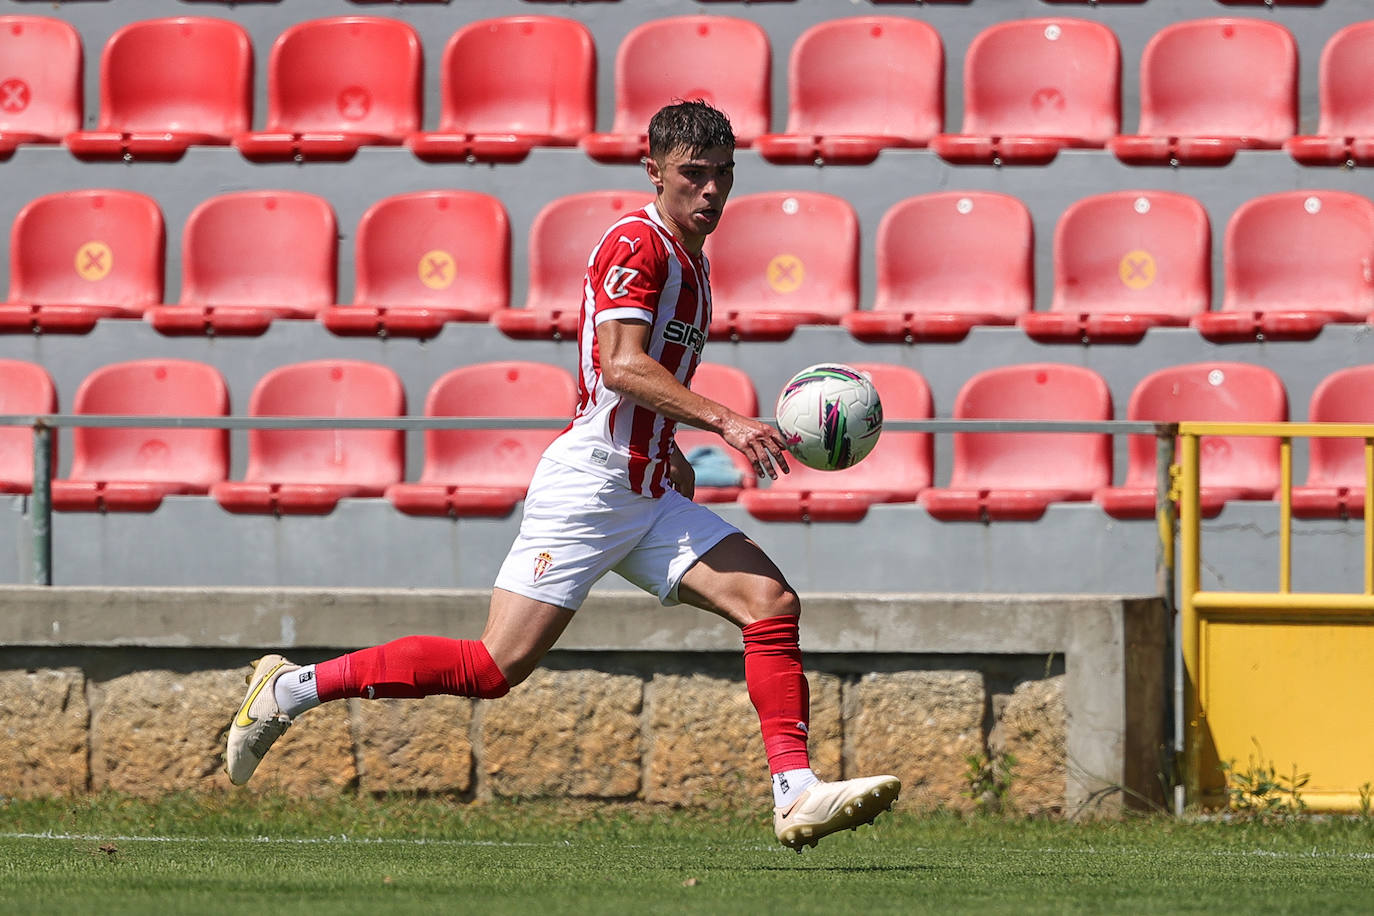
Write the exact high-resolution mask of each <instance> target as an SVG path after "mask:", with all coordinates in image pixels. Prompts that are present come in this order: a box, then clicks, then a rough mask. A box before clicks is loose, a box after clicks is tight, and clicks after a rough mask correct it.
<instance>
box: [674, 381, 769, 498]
mask: <svg viewBox="0 0 1374 916" xmlns="http://www.w3.org/2000/svg"><path fill="white" fill-rule="evenodd" d="M692 390H693V391H694V392H696V393H697V394H699V395H701V396H702V397H705V398H710V399H711V400H713V401H716V402H717V403H720V404H724V405H725V406H726V407H729V408H730V409H731V410H733V411H735V412H736V413H740V414H743V415H744V416H746V417H757V416H758V415H759V398H758V393H757V392H755V390H754V383H753V381H752V380H751V379H750V378H749V374H748V373H747V372H745V371H744V370H743V369H737V368H735V367H734V366H726V365H722V364H721V363H707V362H703V363H698V364H697V368H696V372H695V373H694V374H693V375H692ZM675 438H676V440H677V447H678V448H679V449H681V450H682V454H684V455H686V454H688V453H690V452H691V451H692V449H694V448H699V447H701V446H708V445H714V446H717V447H719V448H720V449H722V450H724V452H725V453H726V454H727V455H729V456H730V462H731V463H732V464H734V465H735V467H737V468H738V469H739V470H740V472H741V473H742V474H743V475H744V476H745V478H749V477H752V476H753V475H754V469H753V468H752V467H751V466H750V464H749V459H747V458H745V457H744V454H743V453H742V452H740V451H739V450H738V449H735V448H731V447H730V446H729V445H726V444H725V440H724V439H722V438H721V437H720V436H718V435H716V434H715V433H712V432H707V431H706V430H704V429H692V428H691V427H688V426H679V427H678V428H677V435H676V436H675Z"/></svg>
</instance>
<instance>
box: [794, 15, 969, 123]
mask: <svg viewBox="0 0 1374 916" xmlns="http://www.w3.org/2000/svg"><path fill="white" fill-rule="evenodd" d="M787 73H788V115H787V133H789V134H817V135H861V136H867V135H872V136H885V137H903V138H922V139H929V138H930V137H933V136H935V135H936V134H938V133H939V132H940V130H941V129H942V128H943V127H944V120H945V94H944V87H945V75H944V74H945V55H944V46H943V45H942V44H941V41H940V35H939V33H938V32H936V31H935V30H934V29H933V28H931V27H930V26H929V25H927V24H925V23H924V22H921V21H919V20H916V19H906V18H901V17H897V16H855V17H852V18H842V19H830V20H827V21H824V22H820V23H817V24H816V25H814V26H812V27H811V28H809V29H807V30H806V31H805V32H803V33H802V35H801V37H800V38H798V39H797V43H796V44H795V45H793V47H792V53H791V56H790V58H789V59H788V67H787Z"/></svg>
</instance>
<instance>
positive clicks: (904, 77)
mask: <svg viewBox="0 0 1374 916" xmlns="http://www.w3.org/2000/svg"><path fill="white" fill-rule="evenodd" d="M771 53H772V52H771V48H770V45H769V39H768V35H767V33H766V32H765V31H764V29H763V28H762V27H761V26H759V25H758V24H756V23H754V22H751V21H749V20H745V19H739V18H733V17H727V16H705V15H701V16H679V17H668V18H663V19H656V20H653V21H650V22H646V23H643V24H641V25H639V26H637V27H635V28H634V29H633V30H631V32H630V33H629V34H628V35H627V36H626V37H625V38H624V40H623V41H622V42H621V44H620V46H619V47H618V48H617V51H616V61H615V91H616V110H615V113H614V119H613V124H612V126H611V130H610V131H609V132H604V133H598V132H596V131H595V126H596V91H595V87H596V47H595V44H594V42H593V38H592V35H591V32H590V31H589V30H588V29H587V28H586V27H585V26H584V25H582V24H581V23H579V22H577V21H575V20H572V19H566V18H561V17H550V16H511V17H503V18H498V19H490V20H483V21H479V22H473V23H470V24H467V25H465V26H463V27H461V28H460V29H458V30H457V31H456V32H455V33H454V34H453V36H452V38H451V39H450V40H449V41H448V42H447V45H446V47H445V48H444V52H443V60H442V63H441V66H440V97H441V99H442V102H441V108H442V110H441V112H440V115H439V123H438V127H437V130H434V131H425V130H422V129H421V125H422V111H421V108H422V103H421V98H422V86H423V79H424V77H423V54H422V48H421V43H420V38H419V35H418V33H417V32H416V31H415V30H414V29H413V28H412V27H411V26H410V25H408V24H407V23H405V22H403V21H401V20H398V19H390V18H383V17H366V16H342V17H334V18H328V19H315V20H308V21H304V22H300V23H297V24H294V25H292V26H290V27H288V28H287V29H286V30H285V31H284V32H282V34H281V35H280V36H279V37H278V39H277V40H276V41H275V42H274V44H273V46H272V51H271V55H270V58H269V61H268V68H267V80H268V93H267V95H268V111H267V116H266V122H265V125H264V127H263V128H262V129H261V130H252V129H250V128H251V122H252V96H253V93H252V80H253V51H252V46H251V42H250V39H249V36H248V34H247V32H246V31H244V29H243V28H242V27H240V26H239V25H237V24H236V23H234V22H231V21H228V20H222V19H212V18H199V17H181V18H174V19H155V20H145V21H138V22H132V23H130V24H129V25H127V26H125V27H124V28H122V29H120V30H119V31H118V32H116V33H115V34H114V35H113V36H112V37H111V38H110V40H109V42H108V43H107V44H106V47H105V49H104V52H103V54H102V57H101V106H100V117H99V123H98V125H97V126H96V127H95V129H93V130H82V129H80V128H81V125H82V107H83V105H82V88H81V66H82V63H81V61H82V58H81V54H82V52H81V42H80V37H79V35H78V34H77V33H76V31H75V30H74V29H73V28H72V27H71V26H70V25H68V24H66V23H64V22H62V21H61V20H58V19H51V18H44V17H33V16H0V154H4V153H5V152H7V151H13V149H14V148H15V147H16V146H17V145H19V144H23V143H65V144H66V145H67V147H68V148H69V149H70V150H71V151H72V152H73V153H74V154H76V155H78V156H81V157H95V158H102V157H103V158H110V157H113V158H118V157H126V158H154V159H159V158H160V159H166V158H176V157H179V156H181V155H182V154H184V153H185V151H186V149H187V148H188V147H189V146H191V145H206V144H208V145H227V144H232V145H233V146H235V147H236V148H237V149H238V150H240V151H241V152H242V153H243V154H244V155H245V156H247V157H249V158H250V159H254V160H274V159H293V158H294V159H298V160H305V159H340V158H347V157H350V156H352V155H353V154H355V153H356V152H357V150H358V149H359V148H360V147H362V146H374V145H400V144H404V145H406V146H407V147H409V148H410V150H412V151H413V152H414V153H415V154H416V155H417V156H419V157H421V158H423V159H426V160H437V161H485V162H511V161H519V160H521V159H523V158H524V157H525V156H526V155H528V153H529V151H530V150H531V149H532V148H533V147H536V146H574V145H576V146H580V147H581V148H582V149H583V150H585V151H586V152H587V154H588V155H590V156H591V157H592V158H594V159H596V160H599V161H604V162H636V161H638V159H639V158H640V157H641V156H642V155H643V154H644V153H645V152H646V151H647V137H646V135H645V133H644V131H645V129H646V125H647V124H648V121H649V118H650V116H651V115H652V114H653V113H654V111H656V110H657V109H658V108H659V107H660V106H661V105H663V104H664V103H666V102H667V101H668V100H670V99H673V98H679V97H681V98H698V97H699V98H705V99H707V100H708V101H711V102H713V103H714V104H716V105H717V106H719V107H721V108H723V109H724V110H725V111H726V112H727V113H728V114H729V115H730V117H731V119H732V121H733V123H734V126H735V130H736V132H737V134H738V136H739V139H740V143H741V145H745V146H750V145H752V146H753V147H754V148H755V149H757V150H758V151H759V153H760V154H761V155H762V156H763V157H764V158H766V159H768V160H770V161H773V162H778V163H813V162H814V163H867V162H872V161H873V160H874V158H875V157H876V156H877V155H878V153H879V151H881V150H882V149H886V148H893V147H929V148H930V149H932V150H933V151H934V152H935V153H937V154H938V155H940V156H941V157H942V158H944V159H946V160H948V161H950V162H954V163H965V164H977V163H993V164H1001V163H1019V164H1042V163H1045V162H1048V161H1050V160H1052V159H1053V158H1054V157H1055V155H1057V153H1058V151H1059V150H1060V149H1063V148H1066V147H1080V148H1097V149H1101V148H1104V147H1105V148H1108V149H1110V150H1111V151H1112V152H1113V153H1114V154H1115V155H1116V156H1117V157H1119V158H1120V159H1121V160H1122V161H1124V162H1127V163H1132V164H1165V163H1171V164H1174V165H1194V164H1202V165H1215V164H1219V163H1224V162H1227V161H1229V160H1230V159H1231V158H1232V157H1233V155H1234V154H1235V152H1236V150H1238V149H1242V148H1245V149H1278V148H1284V149H1286V150H1288V152H1289V153H1291V154H1292V155H1293V156H1294V157H1295V158H1296V159H1297V160H1298V161H1299V162H1302V163H1304V164H1307V165H1344V164H1347V163H1359V164H1367V163H1369V162H1374V20H1371V21H1367V22H1359V23H1355V24H1352V25H1349V26H1346V27H1344V28H1342V29H1341V30H1340V31H1339V32H1337V33H1336V34H1335V35H1334V36H1332V38H1331V39H1330V41H1329V42H1328V43H1327V44H1326V46H1325V48H1324V50H1323V52H1322V60H1321V68H1320V87H1319V96H1320V109H1321V110H1320V123H1319V125H1318V128H1317V133H1316V134H1314V135H1310V136H1295V134H1296V133H1297V129H1298V101H1297V100H1298V91H1297V88H1298V46H1297V42H1296V41H1295V39H1294V37H1293V35H1292V33H1291V32H1289V31H1288V30H1287V29H1286V28H1284V27H1283V26H1282V25H1280V24H1278V23H1276V22H1271V21H1267V20H1262V19H1243V18H1221V17H1212V18H1205V19H1195V20H1189V21H1182V22H1175V23H1172V24H1170V25H1168V26H1166V27H1164V28H1163V29H1161V30H1160V31H1159V32H1158V33H1156V34H1155V35H1154V36H1153V37H1152V38H1151V39H1150V41H1149V42H1148V44H1147V45H1146V47H1145V50H1144V52H1143V54H1142V57H1141V62H1140V112H1141V113H1140V124H1139V128H1138V130H1137V132H1136V133H1135V134H1129V135H1123V134H1122V131H1121V85H1120V84H1121V51H1120V46H1119V43H1118V41H1117V37H1116V35H1115V34H1114V33H1113V32H1112V30H1111V29H1110V28H1108V27H1107V26H1105V25H1102V24H1101V23H1097V22H1092V21H1088V20H1082V19H1072V18H1040V19H1025V20H1014V21H1007V22H999V23H996V24H994V25H992V26H990V27H988V28H987V29H985V30H984V31H983V32H981V33H980V34H979V35H978V36H977V37H976V38H975V39H974V41H973V42H972V44H971V45H970V46H969V49H968V53H967V55H966V57H965V72H964V113H963V127H962V130H961V131H960V132H959V133H942V130H943V126H944V121H945V111H944V79H945V73H944V70H945V66H944V48H943V45H942V42H941V38H940V35H939V33H937V32H936V31H935V29H933V28H932V27H931V26H929V25H927V24H926V23H924V22H921V21H919V20H916V19H911V18H903V17H891V16H858V17H850V18H838V19H833V20H829V21H824V22H821V23H818V24H817V25H815V26H813V27H811V28H809V29H807V30H806V32H804V33H803V34H802V36H801V37H800V38H799V39H798V40H797V42H796V44H795V45H794V46H793V48H792V50H791V54H790V58H789V68H788V73H789V76H788V92H789V96H788V103H789V112H788V118H787V125H786V129H785V130H784V131H783V132H782V133H772V132H770V131H769V122H770V116H771V86H770V81H771Z"/></svg>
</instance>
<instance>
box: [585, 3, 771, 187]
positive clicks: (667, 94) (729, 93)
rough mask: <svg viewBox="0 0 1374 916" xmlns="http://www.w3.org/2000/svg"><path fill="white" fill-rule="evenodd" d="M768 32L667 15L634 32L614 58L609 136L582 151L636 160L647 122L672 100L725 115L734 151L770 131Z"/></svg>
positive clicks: (726, 21) (594, 138)
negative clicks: (705, 105)
mask: <svg viewBox="0 0 1374 916" xmlns="http://www.w3.org/2000/svg"><path fill="white" fill-rule="evenodd" d="M771 78H772V52H771V49H770V48H769V45H768V33H767V32H765V31H764V30H763V28H762V27H761V26H759V25H757V24H755V23H753V22H750V21H749V20H747V19H736V18H733V17H729V16H671V17H667V18H663V19H652V20H650V21H648V22H645V23H643V24H641V25H638V26H636V27H635V28H634V29H632V30H631V31H630V33H629V34H628V35H626V36H625V39H624V40H623V41H622V42H621V43H620V47H619V48H618V49H617V50H616V56H615V98H616V104H615V118H614V120H613V122H612V124H611V130H610V132H609V133H593V134H588V135H587V136H585V137H583V138H582V140H581V141H580V142H579V144H578V145H579V146H581V147H582V149H584V150H585V151H586V152H587V154H588V155H589V156H591V157H592V158H593V159H596V160H598V161H601V162H638V161H639V159H640V157H641V156H644V155H647V154H648V152H649V136H648V130H649V119H650V118H652V117H653V115H654V112H656V111H658V110H659V109H660V108H662V107H663V106H664V105H667V104H669V103H670V102H672V101H673V100H674V99H702V100H704V101H706V102H709V103H711V104H712V105H714V106H715V107H717V108H719V109H720V110H722V111H724V112H725V113H726V115H728V116H729V118H730V123H731V125H732V126H733V127H734V129H735V138H736V140H737V141H738V144H739V146H741V147H746V146H749V144H751V143H753V142H754V138H756V137H758V136H759V135H760V134H763V133H766V132H767V131H768V121H769V116H770V114H771V112H772V96H771V85H772V84H771Z"/></svg>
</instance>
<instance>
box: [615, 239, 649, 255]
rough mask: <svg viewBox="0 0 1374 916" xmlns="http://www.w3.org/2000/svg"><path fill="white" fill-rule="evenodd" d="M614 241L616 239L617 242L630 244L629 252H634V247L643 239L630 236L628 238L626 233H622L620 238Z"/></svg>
mask: <svg viewBox="0 0 1374 916" xmlns="http://www.w3.org/2000/svg"><path fill="white" fill-rule="evenodd" d="M616 241H617V242H624V243H625V244H626V245H629V246H630V254H634V253H635V249H636V248H638V247H639V243H640V242H642V241H644V240H643V239H632V238H630V237H629V236H628V235H622V236H621V237H620V238H618V239H616Z"/></svg>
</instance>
